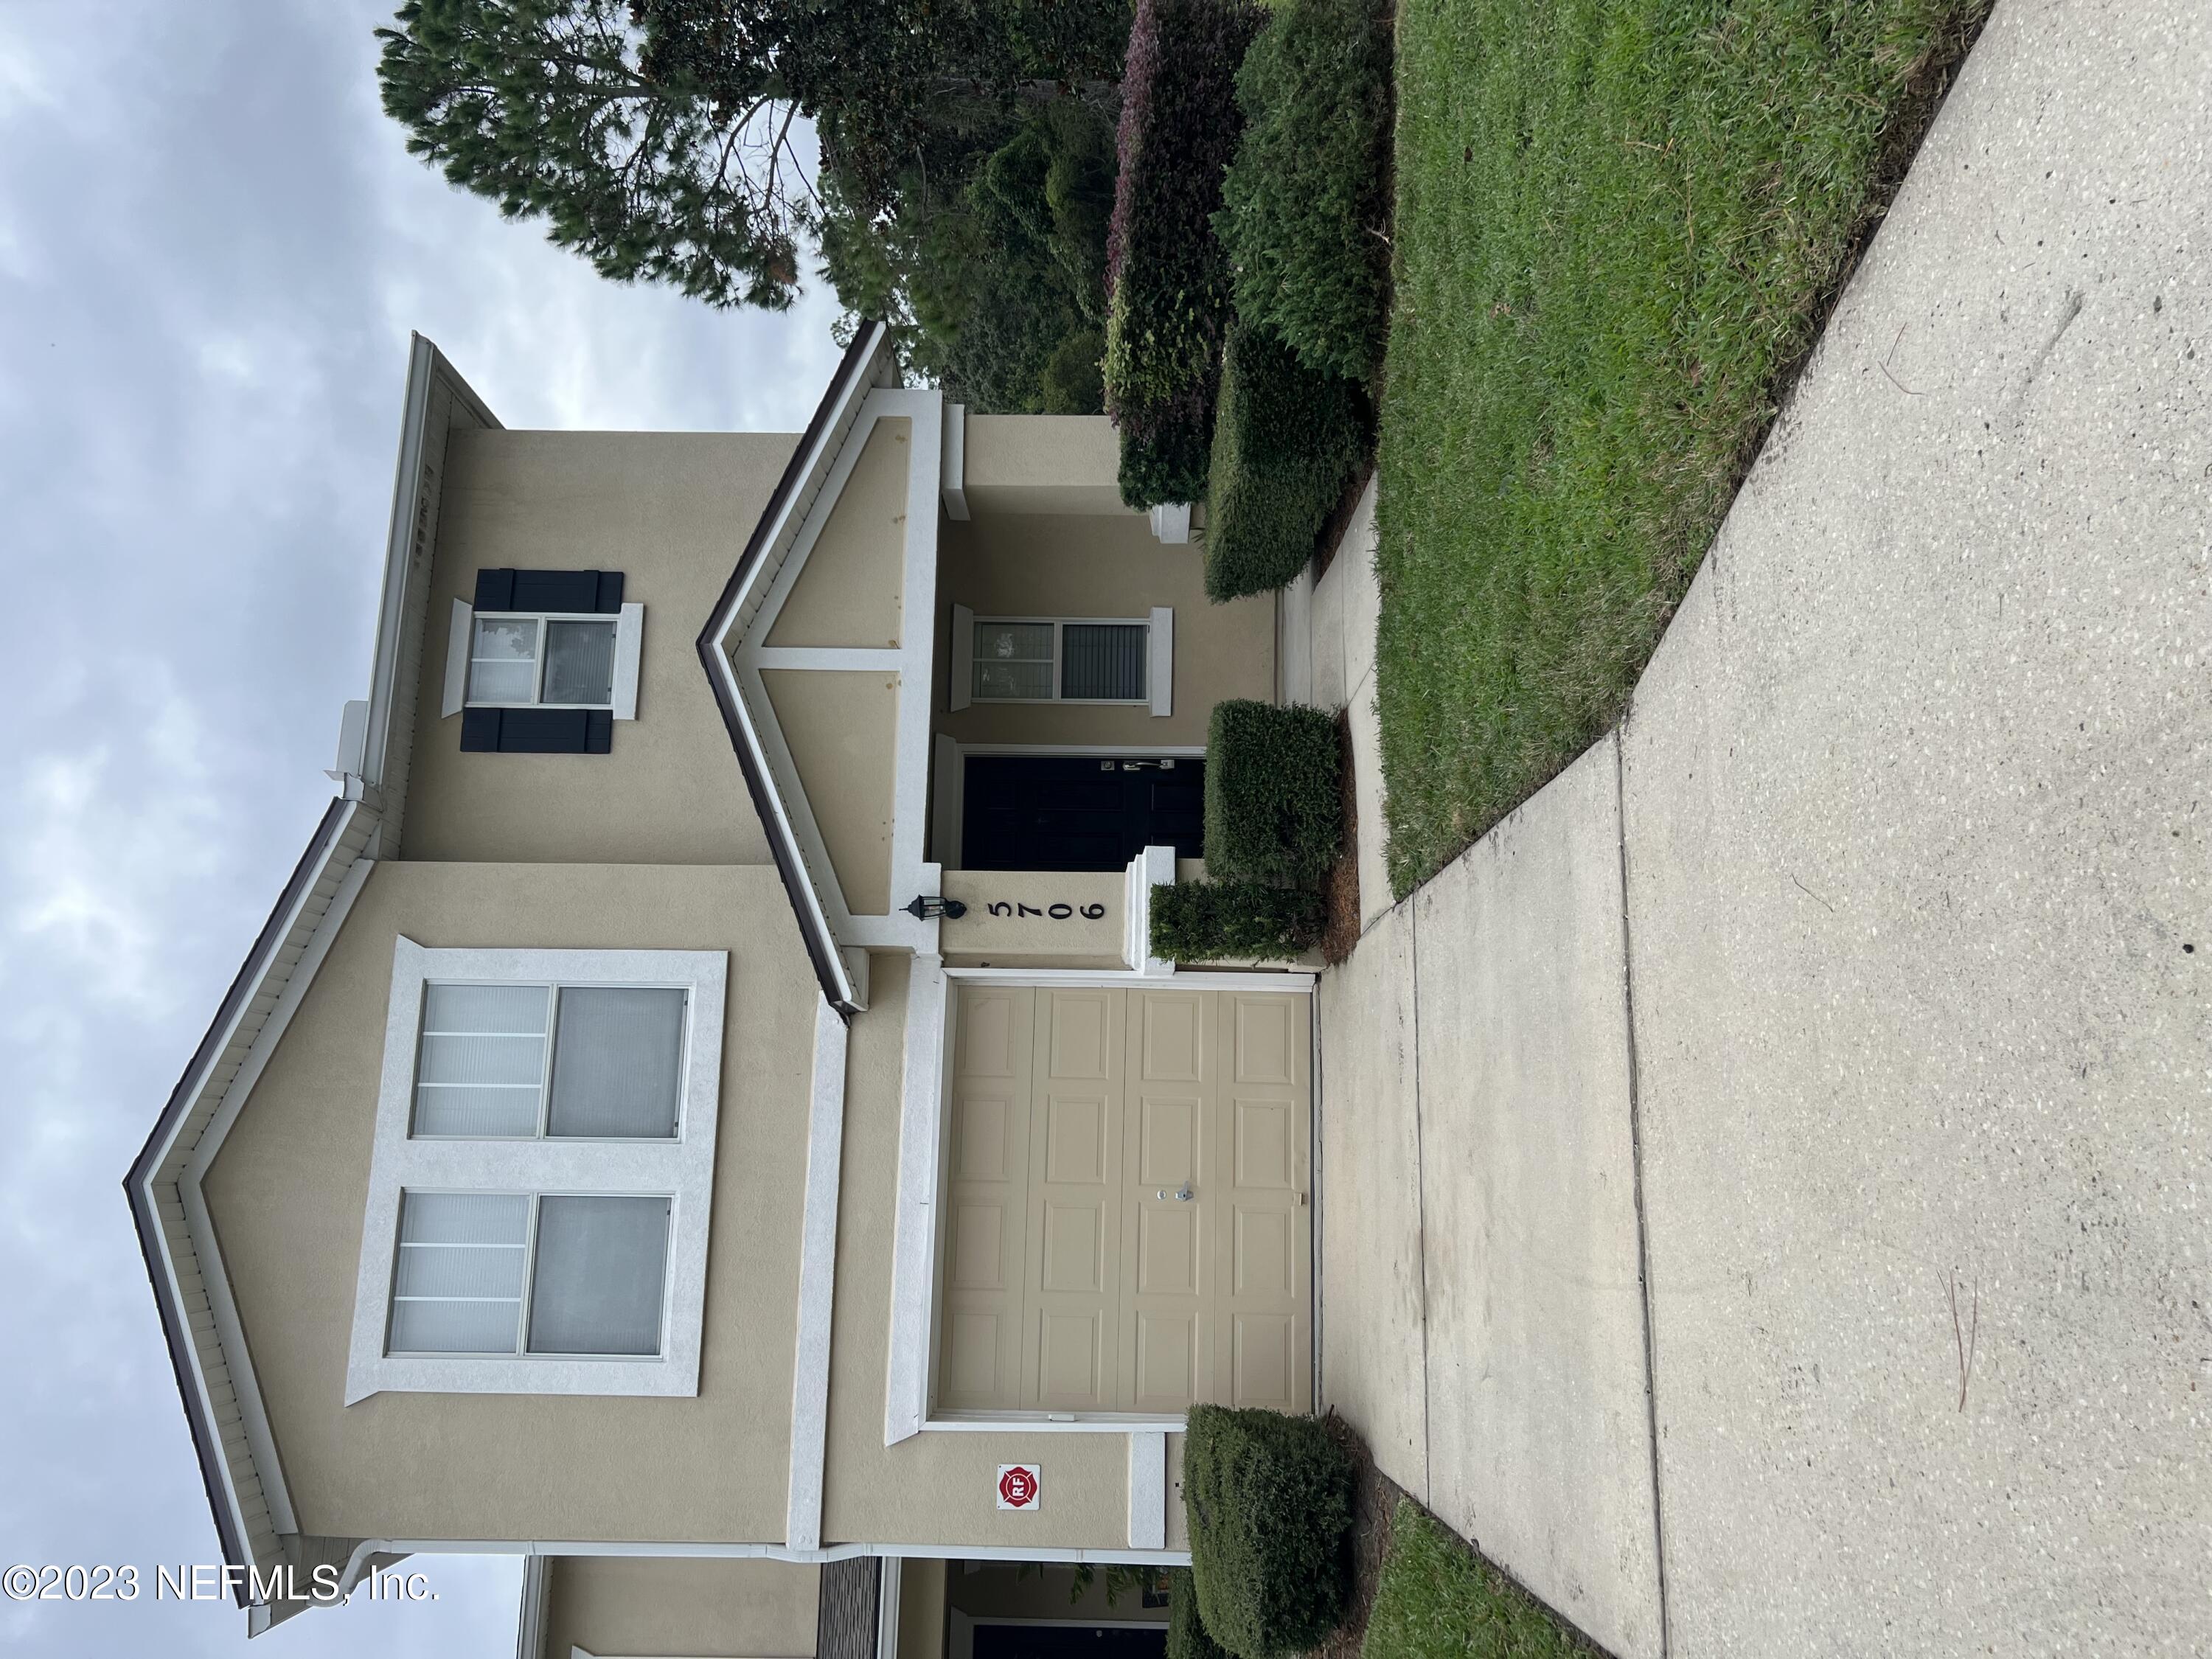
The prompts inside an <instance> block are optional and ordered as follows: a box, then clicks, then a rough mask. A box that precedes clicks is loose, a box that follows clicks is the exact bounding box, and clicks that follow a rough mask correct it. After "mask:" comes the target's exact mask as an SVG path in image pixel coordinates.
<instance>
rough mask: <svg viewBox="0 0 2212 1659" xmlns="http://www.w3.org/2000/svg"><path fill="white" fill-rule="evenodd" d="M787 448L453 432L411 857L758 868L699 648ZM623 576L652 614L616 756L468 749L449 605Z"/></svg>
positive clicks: (629, 595) (780, 439)
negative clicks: (549, 575) (520, 581)
mask: <svg viewBox="0 0 2212 1659" xmlns="http://www.w3.org/2000/svg"><path fill="white" fill-rule="evenodd" d="M792 447H793V439H791V438H790V437H787V436H785V435H781V434H774V433H752V432H735V433H689V432H501V431H489V432H479V431H466V430H457V431H455V432H454V433H453V436H452V438H451V439H450V440H449V441H448V443H447V465H446V476H445V484H444V489H443V495H442V499H441V504H440V507H439V511H438V526H437V554H436V560H435V565H434V567H433V572H432V587H431V593H430V600H429V616H428V628H427V634H426V636H425V639H424V649H423V651H422V669H421V672H422V687H421V690H420V695H419V696H418V697H417V698H416V735H415V746H414V763H413V770H412V775H411V777H410V780H409V782H408V800H407V817H406V842H405V847H404V853H405V855H406V856H407V857H409V858H410V859H454V860H470V861H474V862H481V863H508V862H525V863H539V862H543V863H572V864H594V863H606V864H765V863H767V862H768V859H769V852H768V841H767V837H766V836H765V835H764V834H763V831H762V829H761V827H760V820H759V817H758V816H757V814H756V813H755V812H754V811H753V808H752V803H751V802H750V800H749V799H747V798H746V795H745V788H744V781H743V780H742V779H741V778H740V777H739V775H738V770H737V769H736V767H734V766H732V765H730V764H728V763H727V761H728V756H729V747H730V745H729V738H727V737H726V735H725V734H724V732H723V730H722V725H721V718H720V714H718V713H717V711H716V709H715V707H714V696H713V693H712V691H711V690H709V688H708V684H707V683H706V680H705V678H704V677H703V676H702V674H701V673H700V671H699V659H698V656H697V654H696V651H695V650H694V648H693V641H694V640H695V639H696V636H697V635H698V632H699V629H700V625H701V624H702V623H704V622H705V620H706V618H707V615H708V611H711V610H712V609H713V608H714V601H715V599H716V598H717V597H718V596H719V595H720V592H721V591H722V585H723V584H724V583H725V582H726V581H727V580H729V575H730V568H731V566H732V565H733V564H734V563H735V562H737V557H738V551H739V550H741V549H742V548H743V547H744V544H745V538H746V536H747V535H748V534H750V532H751V530H752V527H753V524H754V521H755V520H757V518H758V517H759V516H760V513H761V509H762V508H763V506H764V505H765V504H766V503H767V501H768V499H769V493H770V492H771V491H772V490H773V489H775V482H776V478H777V476H778V475H779V473H780V472H781V471H782V468H783V465H784V463H785V461H786V460H787V459H789V457H790V454H791V451H792ZM501 566H513V567H516V568H544V569H590V568H599V569H605V570H619V571H621V572H622V573H623V581H624V586H623V598H624V599H629V600H633V601H635V602H637V603H640V604H641V605H644V606H645V634H644V640H643V648H642V650H641V654H640V658H639V675H638V679H639V684H638V699H637V718H636V719H635V720H622V721H618V722H617V724H616V727H615V734H614V744H613V749H612V751H611V753H608V754H605V755H483V754H463V753H462V752H461V749H460V727H461V718H460V716H459V715H458V714H452V715H441V714H440V713H439V709H440V707H441V693H442V691H443V688H444V684H445V675H446V645H447V635H448V633H449V632H450V630H451V627H452V617H453V601H454V600H455V599H460V600H463V601H467V600H468V599H470V598H471V595H472V594H473V593H474V592H475V590H476V573H477V570H478V569H480V568H485V569H489V568H499V567H501Z"/></svg>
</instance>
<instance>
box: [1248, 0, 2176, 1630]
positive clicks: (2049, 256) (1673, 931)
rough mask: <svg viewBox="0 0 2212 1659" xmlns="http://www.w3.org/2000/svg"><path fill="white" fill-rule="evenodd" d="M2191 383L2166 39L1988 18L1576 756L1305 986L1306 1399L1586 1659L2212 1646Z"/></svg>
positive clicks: (2136, 18)
mask: <svg viewBox="0 0 2212 1659" xmlns="http://www.w3.org/2000/svg"><path fill="white" fill-rule="evenodd" d="M2208 365H2212V8H2207V7H2204V6H2203V5H2201V4H2197V3H2186V4H2185V3H2181V0H2163V3H2157V4H2148V5H2140V4H2139V5H2121V4H2109V5H2108V4H2099V3H2093V0H2068V3H2057V4H2034V3H2030V0H2002V3H2001V4H2000V5H1999V7H1998V9H1997V11H1996V15H1995V16H1994V17H1993V18H1992V20H1991V21H1990V25H1989V27H1988V28H1987V29H1986V31H1985V32H1984V36H1983V39H1982V40H1981V43H1980V45H1979V46H1978V47H1977V48H1976V51H1975V52H1974V54H1973V57H1972V60H1971V61H1970V62H1969V64H1967V66H1966V70H1965V72H1964V74H1963V75H1962V76H1961V78H1960V84H1959V86H1958V88H1957V89H1956V90H1955V91H1954V94H1953V95H1952V97H1951V100H1950V101H1949V103H1948V105H1947V106H1946V108H1945V110H1944V112H1943V113H1942V117H1941V118H1940V119H1939V121H1938V122H1937V125H1936V129H1935V131H1933V132H1932V133H1931V134H1930V136H1929V141H1928V143H1927V144H1926V145H1925V147H1924V148H1923V151H1922V153H1921V155H1920V157H1919V159H1918V161H1917V164H1916V166H1915V168H1914V171H1913V173H1912V176H1911V179H1910V180H1909V181H1908V183H1907V185H1906V186H1905V190H1904V191H1903V192H1902V193H1901V194H1900V196H1899V200H1898V202H1897V204H1895V207H1894V208H1893V211H1892V213H1891V215H1890V217H1889V219H1888V221H1887V223H1886V225H1885V227H1884V228H1883V229H1882V231H1881V234H1880V236H1879V237H1878V238H1877V239H1876V240H1875V244H1874V246H1873V247H1872V249H1871V250H1870V252H1869V256H1868V258H1867V259H1866V260H1865V262H1864V264H1863V266H1862V268H1861V269H1860V270H1859V272H1858V273H1857V276H1856V277H1855V279H1854V280H1853V283H1852V284H1851V287H1850V290H1849V292H1848V294H1847V295H1846V296H1845V299H1844V303H1843V304H1842V305H1841V307H1839V308H1838V312H1837V313H1836V315H1835V317H1834V319H1832V322H1831V325H1830V326H1829V329H1828V331H1827V334H1826V337H1825V339H1824V341H1823V343H1822V345H1821V347H1820V351H1819V353H1818V354H1817V356H1815V359H1814V362H1813V363H1812V365H1811V366H1810V368H1808V372H1807V374H1806V375H1805V377H1804V379H1803V380H1802V383H1801V385H1800V386H1799V388H1798V390H1797V392H1796V396H1795V398H1793V401H1792V403H1791V405H1790V410H1789V411H1788V413H1787V415H1786V416H1785V418H1784V421H1783V422H1781V424H1780V425H1779V426H1778V428H1777V429H1776V431H1775V433H1774V435H1772V437H1771V439H1770V441H1769V442H1768V444H1767V446H1766V448H1765V453H1763V455H1762V456H1761V458H1760V459H1759V464H1758V465H1757V467H1756V468H1755V469H1754V471H1753V476H1752V477H1751V479H1750V480H1749V482H1748V483H1747V485H1746V487H1745V489H1744V490H1743V492H1742V494H1741V496H1740V497H1739V499H1738V501H1736V503H1735V507H1734V509H1733V510H1732V512H1731V513H1730V515H1729V520H1728V521H1727V524H1726V525H1725V526H1724V527H1723V531H1722V532H1721V535H1720V538H1719V539H1718V540H1717V543H1716V545H1715V547H1714V549H1713V550H1712V552H1711V555H1710V556H1708V558H1707V561H1706V562H1705V568H1704V569H1703V571H1702V572H1701V573H1700V574H1699V578H1698V580H1697V582H1696V583H1695V584H1694V585H1693V586H1692V590H1691V593H1690V595H1689V598H1688V599H1687V601H1686V603H1685V605H1684V606H1683V608H1682V611H1681V612H1680V615H1679V616H1678V617H1677V618H1676V620H1675V623H1674V626H1673V628H1672V629H1670V631H1669V634H1668V638H1667V640H1666V641H1665V642H1664V644H1663V645H1662V647H1661V650H1660V652H1659V653H1658V655H1657V657H1656V659H1654V661H1653V663H1652V665H1651V666H1650V670H1649V671H1648V672H1647V674H1646V676H1645V678H1644V683H1643V684H1642V685H1641V687H1640V688H1639V690H1638V693H1637V696H1636V698H1635V701H1634V703H1633V706H1632V711H1631V713H1630V715H1629V717H1628V719H1627V720H1626V722H1625V724H1624V726H1623V728H1622V730H1621V731H1620V732H1619V733H1618V734H1616V735H1615V736H1613V737H1611V738H1607V740H1606V741H1605V742H1604V743H1602V744H1600V745H1599V746H1598V747H1597V748H1596V749H1595V750H1592V751H1591V752H1590V753H1589V754H1588V755H1586V756H1584V757H1583V759H1582V760H1581V761H1579V762H1577V764H1576V765H1575V766H1574V767H1573V768H1571V769H1570V770H1569V771H1568V772H1567V773H1566V774H1565V775H1562V776H1561V777H1560V778H1559V779H1558V780H1557V781H1554V782H1553V784H1552V785H1551V786H1550V787H1547V789H1546V790H1545V791H1544V792H1543V793H1541V794H1540V795H1539V796H1537V797H1536V798H1535V799H1534V800H1532V801H1531V802H1529V803H1528V805H1526V806H1524V807H1523V808H1522V810H1521V811H1519V812H1517V813H1516V814H1515V815H1514V816H1513V817H1511V818H1510V819H1508V820H1507V822H1506V823H1504V824H1503V825H1501V826H1500V827H1499V828H1498V829H1497V830H1495V831H1493V832H1492V835H1491V836H1487V837H1486V838H1485V839H1484V841H1483V842H1480V843H1479V844H1478V845H1477V846H1476V847H1475V848H1473V849H1471V850H1470V852H1469V853H1468V854H1466V855H1465V856H1464V857H1463V858H1462V859H1461V860H1459V861H1457V862H1456V863H1455V864H1454V865H1453V866H1451V867H1450V869H1449V870H1448V871H1447V872H1445V873H1444V874H1443V875H1442V876H1440V877H1438V878H1437V880H1435V881H1433V882H1431V884H1429V885H1428V886H1427V887H1425V888H1424V889H1423V890H1421V892H1420V893H1419V894H1417V895H1415V896H1414V897H1413V899H1411V900H1409V901H1407V902H1405V903H1403V904H1401V905H1398V906H1397V907H1395V908H1392V909H1390V910H1389V911H1388V913H1387V914H1385V915H1381V916H1380V917H1379V918H1378V919H1377V920H1376V921H1374V923H1373V925H1372V926H1371V927H1370V929H1369V931H1368V933H1367V935H1366V937H1365V939H1364V941H1363V943H1362V944H1361V945H1360V947H1359V949H1358V951H1357V952H1356V953H1355V955H1354V956H1353V957H1352V961H1351V962H1350V963H1346V965H1345V967H1343V968H1342V969H1336V970H1333V971H1332V972H1330V973H1329V974H1328V975H1326V976H1325V978H1324V980H1323V981H1322V1008H1321V1016H1322V1068H1323V1069H1322V1109H1321V1137H1322V1174H1321V1178H1322V1193H1323V1203H1324V1206H1325V1207H1324V1211H1323V1227H1322V1266H1321V1285H1322V1384H1323V1393H1324V1397H1325V1399H1326V1400H1327V1401H1329V1402H1332V1403H1334V1404H1335V1405H1336V1406H1337V1407H1338V1408H1339V1409H1340V1410H1342V1411H1343V1412H1344V1413H1345V1414H1346V1416H1347V1417H1348V1418H1349V1419H1352V1422H1353V1423H1354V1424H1355V1425H1357V1426H1358V1427H1360V1428H1361V1429H1362V1430H1363V1431H1364V1432H1366V1433H1367V1435H1368V1437H1369V1438H1370V1442H1371V1443H1372V1444H1373V1445H1374V1447H1375V1449H1376V1455H1377V1459H1378V1462H1380V1463H1381V1465H1382V1467H1383V1469H1384V1471H1385V1472H1386V1473H1388V1474H1390V1475H1391V1476H1392V1477H1393V1478H1394V1479H1395V1480H1399V1481H1400V1482H1401V1484H1403V1485H1405V1486H1407V1487H1408V1488H1409V1489H1410V1490H1412V1491H1413V1492H1415V1493H1416V1494H1417V1495H1420V1496H1422V1497H1423V1498H1425V1500H1426V1501H1427V1502H1428V1503H1429V1504H1431V1507H1433V1508H1435V1509H1436V1510H1437V1512H1438V1513H1439V1514H1440V1515H1442V1516H1443V1518H1444V1519H1446V1520H1447V1521H1448V1522H1450V1523H1451V1524H1453V1525H1454V1526H1455V1527H1457V1528H1460V1529H1461V1530H1462V1532H1464V1533H1466V1534H1468V1536H1469V1537H1471V1538H1473V1539H1474V1540H1475V1541H1477V1542H1478V1543H1480V1545H1481V1546H1482V1547H1484V1549H1485V1550H1486V1551H1487V1552H1488V1553H1491V1554H1492V1556H1493V1557H1495V1558H1496V1559H1498V1560H1499V1561H1500V1562H1502V1563H1503V1564H1504V1565H1505V1566H1506V1567H1507V1568H1508V1569H1509V1570H1510V1571H1513V1572H1514V1573H1515V1574H1516V1575H1517V1576H1518V1577H1521V1578H1522V1580H1523V1581H1524V1582H1525V1583H1528V1585H1529V1586H1530V1587H1531V1588H1532V1589H1534V1590H1535V1591H1536V1592H1537V1593H1538V1594H1540V1595H1543V1596H1544V1597H1545V1598H1546V1599H1547V1601H1551V1602H1552V1603H1553V1605H1554V1606H1556V1607H1559V1608H1560V1610H1561V1611H1563V1612H1565V1613H1567V1614H1568V1615H1569V1616H1570V1617H1571V1618H1573V1619H1574V1620H1576V1621H1577V1623H1578V1624H1580V1625H1582V1626H1583V1628H1584V1629H1586V1630H1587V1631H1589V1632H1590V1633H1591V1634H1592V1635H1593V1636H1595V1637H1596V1638H1598V1639H1599V1640H1601V1642H1603V1643H1605V1644H1607V1646H1608V1647H1611V1648H1612V1649H1613V1650H1615V1651H1617V1652H1620V1653H1623V1654H1632V1655H1638V1656H1643V1655H1657V1654H1674V1655H1696V1656H1706V1655H1721V1654H1738V1653H1741V1654H1746V1655H1753V1654H1757V1655H1783V1654H1787V1655H1790V1656H1798V1655H1808V1654H1838V1655H1843V1654H1852V1655H1857V1654H1867V1653H1874V1652H1881V1653H1885V1654H1929V1655H1949V1654H1957V1653H1963V1652H1982V1651H1995V1652H1998V1653H2012V1654H2043V1653H2051V1652H2062V1651H2064V1652H2073V1651H2082V1652H2114V1653H2129V1654H2142V1653H2166V1654H2183V1653H2196V1652H2203V1651H2207V1650H2212V1636H2208V1635H2207V1632H2208V1631H2212V1601H2208V1599H2207V1593H2206V1588H2205V1586H2206V1583H2207V1578H2208V1573H2207V1564H2208V1561H2212V1245H2208V1242H2207V1241H2208V1238H2212V1232H2208V1228H2207V1216H2206V1209H2207V1205H2208V1202H2212V794H2208V789H2212V392H2208V380H2207V376H2206V373H2205V371H2206V368H2207V367H2208ZM1343 564H1344V560H1343V559H1342V558H1340V559H1339V561H1338V567H1341V566H1343ZM1335 569H1336V567H1333V568H1332V572H1331V574H1332V576H1334V574H1335ZM1313 597H1314V599H1316V600H1319V599H1321V597H1322V596H1321V595H1319V594H1316V595H1315V596H1313ZM1286 609H1287V608H1286ZM1313 614H1315V615H1318V614H1320V607H1319V606H1318V605H1316V606H1315V607H1314V611H1313ZM1318 655H1319V653H1316V658H1317V659H1318ZM1354 689H1356V688H1354V687H1352V686H1347V687H1346V694H1347V697H1348V696H1349V694H1350V693H1351V691H1352V690H1354ZM1364 816H1365V815H1364V800H1363V817H1364ZM1374 822H1375V820H1374V819H1372V818H1367V819H1366V820H1365V822H1364V823H1363V826H1362V828H1363V831H1370V826H1371V825H1372V824H1373V823H1374ZM1370 833H1371V831H1370ZM1365 850H1366V848H1364V847H1363V852H1364V851H1365ZM1379 850H1380V849H1379V848H1376V851H1377V852H1378V853H1379ZM1363 876H1364V872H1363ZM1639 1223H1640V1225H1639ZM1647 1286H1648V1291H1649V1294H1648V1296H1647V1295H1645V1294H1642V1293H1641V1291H1643V1290H1644V1288H1645V1287H1647ZM1954 1300H1955V1307H1956V1319H1955V1323H1954Z"/></svg>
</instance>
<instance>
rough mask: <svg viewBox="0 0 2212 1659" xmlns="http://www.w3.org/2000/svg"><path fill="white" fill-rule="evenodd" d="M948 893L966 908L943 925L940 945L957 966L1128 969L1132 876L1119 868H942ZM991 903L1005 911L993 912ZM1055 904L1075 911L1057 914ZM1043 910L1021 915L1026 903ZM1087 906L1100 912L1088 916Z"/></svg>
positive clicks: (1035, 908) (950, 960)
mask: <svg viewBox="0 0 2212 1659" xmlns="http://www.w3.org/2000/svg"><path fill="white" fill-rule="evenodd" d="M943 890H944V894H945V897H947V898H951V899H958V900H959V901H960V902H962V903H963V904H965V905H966V906H967V907H968V914H967V915H964V916H961V917H958V918H957V919H956V918H954V917H951V916H948V917H946V918H945V921H943V922H942V923H941V924H940V927H941V931H940V933H939V935H938V945H939V949H940V950H941V951H943V952H944V955H945V960H946V961H948V962H950V963H953V964H954V965H955V966H959V967H965V966H968V965H970V964H971V963H984V964H988V965H990V966H993V967H999V968H1013V967H1044V966H1051V967H1056V968H1091V967H1104V968H1126V967H1127V966H1129V963H1127V962H1125V961H1124V960H1123V959H1122V954H1121V953H1122V951H1123V950H1124V949H1125V948H1126V945H1127V940H1126V938H1125V933H1126V930H1127V920H1126V914H1125V913H1126V912H1127V908H1128V898H1129V882H1128V877H1127V874H1126V873H1125V872H1122V871H1120V870H1103V871H1090V870H1082V871H1043V870H947V871H946V872H945V880H944V884H943ZM994 904H996V905H998V906H999V907H1000V908H1001V909H1003V910H1005V911H1006V913H1007V914H1006V915H993V914H992V911H991V907H992V906H993V905H994ZM1055 904H1060V905H1065V906H1066V907H1067V908H1068V909H1069V910H1071V911H1073V912H1074V914H1073V915H1068V916H1065V917H1056V916H1054V915H1053V914H1052V907H1053V906H1054V905H1055ZM1024 906H1026V907H1027V908H1030V909H1031V910H1036V911H1042V912H1043V913H1044V914H1042V915H1023V914H1022V910H1023V908H1024ZM1086 907H1096V908H1097V909H1098V910H1099V911H1100V912H1101V913H1102V914H1101V915H1097V916H1095V917H1093V916H1086V915H1083V914H1082V912H1083V910H1084V909H1085V908H1086Z"/></svg>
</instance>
